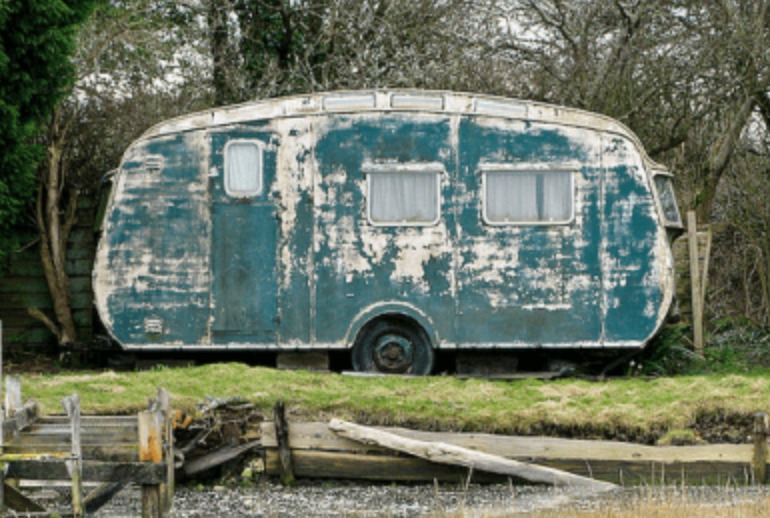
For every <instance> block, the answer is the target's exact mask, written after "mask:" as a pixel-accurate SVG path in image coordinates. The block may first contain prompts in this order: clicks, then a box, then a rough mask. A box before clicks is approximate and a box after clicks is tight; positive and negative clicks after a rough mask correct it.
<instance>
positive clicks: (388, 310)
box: [345, 301, 439, 350]
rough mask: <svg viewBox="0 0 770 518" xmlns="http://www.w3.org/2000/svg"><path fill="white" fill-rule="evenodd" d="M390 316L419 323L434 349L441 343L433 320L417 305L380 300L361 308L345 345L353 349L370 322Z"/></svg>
mask: <svg viewBox="0 0 770 518" xmlns="http://www.w3.org/2000/svg"><path fill="white" fill-rule="evenodd" d="M389 316H393V317H398V318H406V319H409V320H412V321H414V323H416V324H417V325H419V326H420V327H421V328H422V330H423V331H424V332H425V334H426V335H427V337H428V340H429V342H430V346H431V348H432V349H434V350H435V349H436V348H437V346H438V344H439V335H438V332H437V330H436V326H435V325H434V324H433V321H432V320H431V319H430V317H428V315H426V314H425V313H424V312H423V311H422V310H420V309H419V308H417V307H416V306H414V305H412V304H409V303H406V302H398V301H387V302H378V303H377V304H373V305H371V306H368V307H366V308H364V309H363V310H361V312H359V313H358V314H357V315H356V316H355V318H354V319H353V321H352V322H351V324H350V327H349V328H348V331H347V333H346V334H345V347H346V348H347V349H352V348H353V346H354V345H355V343H356V340H357V339H358V337H359V335H360V334H361V331H362V330H363V329H364V328H366V326H367V325H369V324H370V323H372V322H374V321H376V320H379V319H381V318H387V317H389Z"/></svg>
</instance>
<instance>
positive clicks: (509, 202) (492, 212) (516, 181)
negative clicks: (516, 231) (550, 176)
mask: <svg viewBox="0 0 770 518" xmlns="http://www.w3.org/2000/svg"><path fill="white" fill-rule="evenodd" d="M485 186H486V193H485V203H486V208H485V209H486V217H487V220H488V221H489V222H490V223H515V222H532V221H538V215H537V173H527V172H514V173H509V172H504V173H503V172H500V173H498V172H494V173H487V174H486V178H485Z"/></svg>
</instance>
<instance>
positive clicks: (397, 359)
mask: <svg viewBox="0 0 770 518" xmlns="http://www.w3.org/2000/svg"><path fill="white" fill-rule="evenodd" d="M352 359H353V368H354V369H355V370H357V371H359V372H380V373H383V374H414V375H418V376H426V375H428V374H430V373H431V371H432V370H433V361H434V354H433V348H432V347H431V344H430V340H429V339H428V336H427V334H426V333H425V331H424V330H423V329H422V328H421V327H420V326H419V325H418V324H416V323H414V322H412V321H410V320H408V319H398V318H393V319H386V320H377V321H375V322H373V323H371V324H369V325H367V326H366V327H364V329H363V330H362V331H361V333H359V336H358V338H357V339H356V343H355V345H354V346H353V358H352Z"/></svg>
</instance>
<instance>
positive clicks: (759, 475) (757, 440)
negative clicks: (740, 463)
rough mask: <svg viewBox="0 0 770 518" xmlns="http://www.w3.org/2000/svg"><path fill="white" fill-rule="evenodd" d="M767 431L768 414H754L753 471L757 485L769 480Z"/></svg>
mask: <svg viewBox="0 0 770 518" xmlns="http://www.w3.org/2000/svg"><path fill="white" fill-rule="evenodd" d="M767 429H768V418H767V414H766V413H764V412H759V413H757V414H754V455H753V456H752V459H751V466H752V469H751V471H752V476H753V479H754V483H755V484H764V483H765V480H766V479H767Z"/></svg>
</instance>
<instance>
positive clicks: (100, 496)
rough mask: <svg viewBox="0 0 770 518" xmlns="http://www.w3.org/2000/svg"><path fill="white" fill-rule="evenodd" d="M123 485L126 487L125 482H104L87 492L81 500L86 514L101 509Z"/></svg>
mask: <svg viewBox="0 0 770 518" xmlns="http://www.w3.org/2000/svg"><path fill="white" fill-rule="evenodd" d="M124 487H126V482H105V483H104V484H102V485H100V486H99V487H97V488H96V489H94V490H93V491H91V492H90V493H88V495H86V497H85V499H84V500H83V507H84V508H85V510H86V514H91V513H95V512H96V511H98V510H99V509H101V508H102V507H103V506H104V505H105V504H106V503H107V502H109V501H110V500H111V499H112V497H113V496H115V495H116V494H118V492H120V490H121V489H123V488H124Z"/></svg>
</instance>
